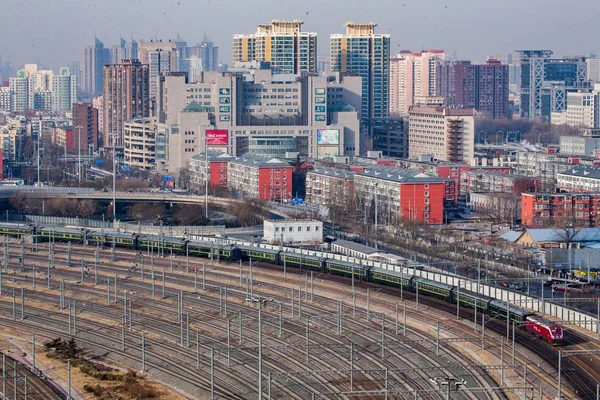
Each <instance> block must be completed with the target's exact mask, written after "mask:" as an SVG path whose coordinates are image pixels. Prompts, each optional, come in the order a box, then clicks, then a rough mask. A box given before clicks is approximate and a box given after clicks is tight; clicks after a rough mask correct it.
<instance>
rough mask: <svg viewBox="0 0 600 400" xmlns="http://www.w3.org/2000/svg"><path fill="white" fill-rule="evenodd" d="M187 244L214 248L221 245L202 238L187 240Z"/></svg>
mask: <svg viewBox="0 0 600 400" xmlns="http://www.w3.org/2000/svg"><path fill="white" fill-rule="evenodd" d="M188 245H191V246H205V247H214V248H219V247H220V246H221V244H220V243H215V242H205V241H202V240H188Z"/></svg>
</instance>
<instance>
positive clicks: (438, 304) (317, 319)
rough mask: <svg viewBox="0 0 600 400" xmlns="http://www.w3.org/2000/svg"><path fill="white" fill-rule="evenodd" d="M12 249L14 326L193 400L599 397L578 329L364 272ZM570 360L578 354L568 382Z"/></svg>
mask: <svg viewBox="0 0 600 400" xmlns="http://www.w3.org/2000/svg"><path fill="white" fill-rule="evenodd" d="M4 243H5V245H4V248H5V251H6V252H7V256H6V257H5V258H6V259H8V262H7V265H6V267H5V268H4V269H3V270H2V274H1V275H2V276H1V277H0V283H1V288H0V293H1V296H0V319H1V320H2V322H3V326H5V327H10V329H16V330H19V331H21V332H23V334H24V335H30V334H31V333H32V332H34V333H35V335H36V336H38V342H40V343H41V342H42V341H43V340H51V339H55V338H74V339H75V340H76V341H77V343H78V344H79V345H80V346H82V347H83V348H85V349H86V351H87V352H88V354H90V355H91V356H93V357H95V358H99V359H102V360H103V361H104V362H107V363H114V364H115V365H118V366H121V367H125V368H130V369H134V370H137V371H142V372H143V373H144V374H145V375H147V376H148V378H149V379H152V380H154V381H156V382H159V383H162V384H164V385H165V387H168V389H169V390H172V391H174V392H178V393H180V394H181V395H183V396H184V397H187V398H240V399H253V398H257V397H259V398H265V399H266V398H273V399H282V398H298V399H305V398H316V399H319V398H357V397H360V398H373V399H376V398H382V399H383V398H411V399H414V398H417V399H420V398H448V396H450V398H481V399H503V398H555V397H557V391H558V390H559V389H558V388H559V387H560V391H561V395H562V396H563V397H565V398H593V396H594V395H595V389H596V387H595V382H597V381H598V380H600V379H599V377H598V375H599V374H598V373H597V372H596V371H595V369H594V361H595V360H596V359H597V356H596V355H594V354H595V353H594V352H595V351H596V350H598V349H599V347H598V342H597V341H596V340H594V339H592V338H590V337H589V336H587V335H586V334H585V333H583V332H581V331H577V330H576V329H574V328H573V329H571V328H570V327H568V326H567V327H565V334H564V335H565V337H564V343H563V345H562V346H552V345H551V344H550V343H546V342H545V341H543V340H541V338H539V337H536V336H534V335H532V334H531V333H530V332H528V331H526V330H523V329H519V327H518V326H517V328H516V329H515V328H514V326H512V329H510V330H508V331H507V329H506V326H507V324H506V323H505V321H502V320H501V319H499V318H497V317H494V316H490V315H485V314H484V313H482V311H483V310H482V309H479V310H477V309H473V308H468V307H463V306H461V304H459V305H458V306H457V305H456V304H450V303H448V302H445V301H444V300H443V299H440V298H435V297H431V296H424V295H423V294H422V293H421V295H420V294H419V293H418V291H417V292H411V291H408V290H402V288H397V287H392V286H387V285H386V286H383V285H377V284H374V283H372V282H365V281H361V280H360V279H358V277H357V278H356V279H352V278H349V277H343V276H335V275H329V274H326V273H324V272H322V271H318V270H300V269H297V268H287V270H286V271H285V272H284V271H283V270H282V268H281V266H278V265H273V264H269V263H265V262H252V263H250V262H244V261H238V262H235V263H234V262H228V261H227V260H221V261H220V262H217V261H216V260H212V261H210V260H207V259H202V258H194V259H192V260H191V261H190V259H188V258H186V257H185V256H181V255H174V256H170V255H166V256H164V257H158V256H157V254H153V252H146V251H141V250H134V249H126V248H119V249H117V250H113V249H111V248H101V247H96V246H94V245H90V246H84V245H71V244H68V243H60V242H53V243H37V244H35V245H34V244H31V243H26V244H23V243H22V241H21V240H19V239H17V238H9V237H6V238H5V239H4ZM113 259H114V260H113ZM259 326H261V329H259ZM259 332H260V334H259ZM506 334H508V336H507V335H506ZM559 352H563V353H562V354H567V353H568V352H572V353H571V355H569V356H568V357H566V356H564V355H563V356H562V357H561V359H562V363H563V370H562V375H561V379H562V381H561V382H560V384H559V383H558V381H559V379H558V376H557V373H558V371H557V368H556V366H557V361H558V358H559ZM590 361H591V362H590ZM259 365H260V366H261V367H262V368H261V369H260V371H261V373H260V375H262V376H261V377H260V379H259V372H258V371H259ZM7 372H8V373H9V374H10V371H7ZM42 372H43V371H42ZM63 372H64V373H65V376H66V369H65V370H64V371H63ZM259 382H260V383H259ZM18 385H19V384H17V386H18ZM63 389H65V388H63ZM64 392H65V393H66V392H67V390H66V389H65V391H64ZM259 392H260V395H259ZM54 396H55V397H48V398H64V397H61V396H63V395H61V394H59V393H55V394H54ZM86 396H88V397H86ZM30 397H31V396H30ZM72 397H73V398H92V397H89V394H87V393H85V392H84V391H83V388H77V387H74V388H73V390H72ZM31 398H35V397H31ZM40 398H44V397H40Z"/></svg>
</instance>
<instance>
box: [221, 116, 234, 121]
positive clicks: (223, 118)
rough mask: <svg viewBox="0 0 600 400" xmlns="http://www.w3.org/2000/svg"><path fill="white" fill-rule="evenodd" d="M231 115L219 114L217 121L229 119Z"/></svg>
mask: <svg viewBox="0 0 600 400" xmlns="http://www.w3.org/2000/svg"><path fill="white" fill-rule="evenodd" d="M230 120H231V117H230V116H229V115H219V121H230Z"/></svg>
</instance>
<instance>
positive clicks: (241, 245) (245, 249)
mask: <svg viewBox="0 0 600 400" xmlns="http://www.w3.org/2000/svg"><path fill="white" fill-rule="evenodd" d="M237 247H238V248H239V249H240V250H244V251H248V250H256V251H262V252H265V253H270V254H277V253H279V252H280V251H281V250H279V249H267V248H263V247H257V246H248V245H245V244H238V245H237Z"/></svg>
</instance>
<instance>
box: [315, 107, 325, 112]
mask: <svg viewBox="0 0 600 400" xmlns="http://www.w3.org/2000/svg"><path fill="white" fill-rule="evenodd" d="M315 112H325V106H316V107H315Z"/></svg>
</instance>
